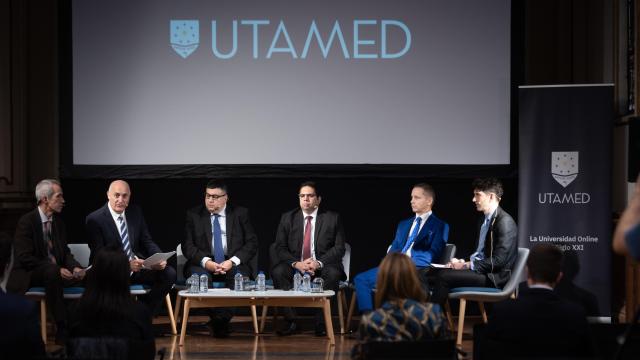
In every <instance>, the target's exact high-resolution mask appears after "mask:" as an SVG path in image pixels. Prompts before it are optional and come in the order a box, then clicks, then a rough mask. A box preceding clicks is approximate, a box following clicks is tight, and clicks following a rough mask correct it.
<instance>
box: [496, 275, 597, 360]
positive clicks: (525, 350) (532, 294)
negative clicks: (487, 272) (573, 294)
mask: <svg viewBox="0 0 640 360" xmlns="http://www.w3.org/2000/svg"><path fill="white" fill-rule="evenodd" d="M485 336H486V340H487V346H488V348H485V349H484V350H485V351H486V352H487V353H493V354H497V353H502V354H503V356H505V357H507V358H508V357H510V356H515V355H519V356H532V357H536V356H549V355H555V356H563V355H567V356H572V357H575V356H582V355H589V354H591V353H592V350H593V349H592V347H591V339H590V337H589V329H588V324H587V319H586V317H585V313H584V311H583V309H582V308H581V307H580V306H577V305H575V304H572V303H570V302H568V301H566V300H564V299H562V298H560V297H559V296H558V295H557V294H556V293H555V292H553V291H551V290H548V289H540V288H533V289H528V290H525V291H523V292H521V293H520V296H519V297H518V299H516V300H505V301H503V302H500V303H497V304H496V305H495V307H494V309H493V311H492V312H491V315H490V317H489V321H488V323H487V328H486V332H485ZM496 350H498V351H497V352H496Z"/></svg>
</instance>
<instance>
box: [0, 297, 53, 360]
mask: <svg viewBox="0 0 640 360" xmlns="http://www.w3.org/2000/svg"><path fill="white" fill-rule="evenodd" d="M38 310H39V308H38V307H37V306H36V304H35V303H34V302H32V301H30V300H27V299H25V298H24V297H23V296H17V295H13V294H5V292H4V291H2V289H0V319H2V322H1V325H0V346H2V357H3V358H5V356H6V359H44V358H45V357H46V353H45V348H44V343H43V342H42V338H41V337H40V328H39V326H38V324H39V321H38V318H39V316H40V312H39V311H38Z"/></svg>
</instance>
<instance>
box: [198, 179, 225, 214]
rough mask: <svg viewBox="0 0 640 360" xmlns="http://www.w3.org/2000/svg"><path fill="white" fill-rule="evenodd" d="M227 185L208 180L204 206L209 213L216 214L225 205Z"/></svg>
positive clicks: (219, 181) (220, 181) (218, 181)
mask: <svg viewBox="0 0 640 360" xmlns="http://www.w3.org/2000/svg"><path fill="white" fill-rule="evenodd" d="M228 200H229V195H228V193H227V185H226V184H225V183H224V182H223V181H222V180H210V181H209V182H208V183H207V187H206V189H205V194H204V205H205V206H206V207H207V210H208V211H209V212H211V213H218V212H220V211H221V210H222V209H224V207H225V206H226V205H227V201H228Z"/></svg>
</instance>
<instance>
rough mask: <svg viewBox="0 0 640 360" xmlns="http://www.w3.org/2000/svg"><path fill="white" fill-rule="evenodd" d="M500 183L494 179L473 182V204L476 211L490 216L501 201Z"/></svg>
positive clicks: (501, 190)
mask: <svg viewBox="0 0 640 360" xmlns="http://www.w3.org/2000/svg"><path fill="white" fill-rule="evenodd" d="M502 194H503V189H502V183H501V182H500V180H498V179H496V178H486V179H475V180H474V181H473V199H472V201H473V203H474V204H475V205H476V209H477V210H478V211H481V212H483V213H485V214H490V213H491V212H492V211H493V210H494V209H495V208H496V207H497V205H498V203H499V202H500V200H501V199H502Z"/></svg>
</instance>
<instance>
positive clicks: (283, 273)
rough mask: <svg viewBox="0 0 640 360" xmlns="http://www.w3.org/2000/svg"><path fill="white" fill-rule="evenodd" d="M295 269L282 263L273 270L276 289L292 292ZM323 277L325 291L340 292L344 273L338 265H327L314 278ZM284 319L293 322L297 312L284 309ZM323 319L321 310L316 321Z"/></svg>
mask: <svg viewBox="0 0 640 360" xmlns="http://www.w3.org/2000/svg"><path fill="white" fill-rule="evenodd" d="M294 271H295V269H294V268H292V267H291V264H287V263H284V262H282V263H280V264H278V265H276V266H275V267H274V268H273V269H272V270H271V278H272V279H273V286H274V287H275V288H276V289H282V290H291V289H292V288H293V274H294ZM316 277H321V278H322V280H323V281H324V289H325V290H333V291H336V292H337V291H338V285H339V284H340V279H341V278H342V271H341V270H340V268H339V267H338V266H337V265H332V264H325V266H324V267H323V268H322V269H320V270H318V271H316V273H315V275H314V276H313V278H316ZM284 317H285V319H287V320H288V321H293V320H294V319H295V317H296V314H295V311H294V310H293V309H292V308H290V307H286V308H284ZM322 318H323V313H322V311H321V309H319V311H318V313H317V314H316V319H317V320H318V321H321V320H322Z"/></svg>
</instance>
